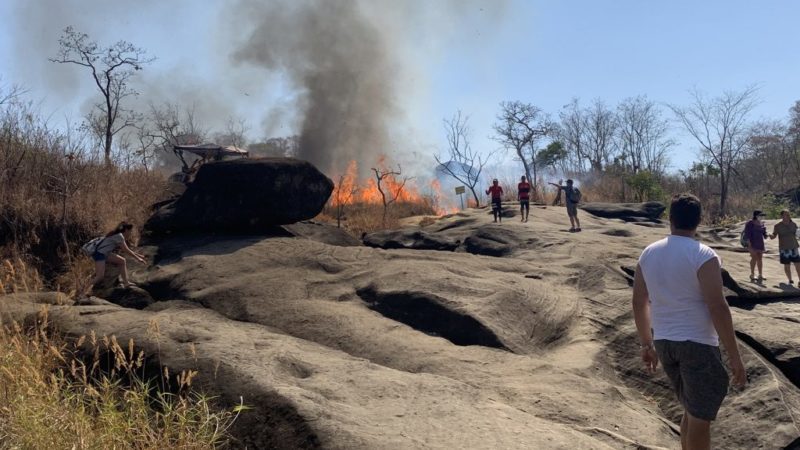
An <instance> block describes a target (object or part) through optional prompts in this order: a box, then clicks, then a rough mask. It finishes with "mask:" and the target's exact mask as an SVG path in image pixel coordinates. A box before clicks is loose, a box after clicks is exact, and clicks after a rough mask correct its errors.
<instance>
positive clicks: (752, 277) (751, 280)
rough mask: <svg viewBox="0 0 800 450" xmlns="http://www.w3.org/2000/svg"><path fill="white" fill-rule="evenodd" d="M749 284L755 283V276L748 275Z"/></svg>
mask: <svg viewBox="0 0 800 450" xmlns="http://www.w3.org/2000/svg"><path fill="white" fill-rule="evenodd" d="M750 282H751V283H755V282H756V276H755V275H753V274H751V275H750Z"/></svg>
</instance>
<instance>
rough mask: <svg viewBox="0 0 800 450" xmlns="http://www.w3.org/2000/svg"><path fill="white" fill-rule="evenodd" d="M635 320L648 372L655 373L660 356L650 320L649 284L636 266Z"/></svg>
mask: <svg viewBox="0 0 800 450" xmlns="http://www.w3.org/2000/svg"><path fill="white" fill-rule="evenodd" d="M633 320H635V321H636V330H637V331H638V332H639V344H640V348H641V355H642V361H644V365H645V368H646V369H647V371H648V372H650V373H653V372H655V371H656V367H657V366H658V355H656V349H655V347H654V346H653V331H652V328H653V327H652V323H651V320H650V295H649V294H648V292H647V284H645V282H644V276H642V268H641V266H638V265H637V266H636V274H634V276H633Z"/></svg>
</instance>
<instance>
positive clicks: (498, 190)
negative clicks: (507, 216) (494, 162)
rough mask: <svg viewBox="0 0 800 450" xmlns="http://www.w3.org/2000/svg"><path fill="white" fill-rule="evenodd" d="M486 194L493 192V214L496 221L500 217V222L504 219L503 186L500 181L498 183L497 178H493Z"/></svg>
mask: <svg viewBox="0 0 800 450" xmlns="http://www.w3.org/2000/svg"><path fill="white" fill-rule="evenodd" d="M486 194H487V195H489V194H491V196H492V215H493V216H494V221H495V222H497V221H498V219H499V220H500V222H502V221H503V188H502V187H500V183H498V181H497V178H495V179H494V180H492V185H491V186H489V189H487V190H486Z"/></svg>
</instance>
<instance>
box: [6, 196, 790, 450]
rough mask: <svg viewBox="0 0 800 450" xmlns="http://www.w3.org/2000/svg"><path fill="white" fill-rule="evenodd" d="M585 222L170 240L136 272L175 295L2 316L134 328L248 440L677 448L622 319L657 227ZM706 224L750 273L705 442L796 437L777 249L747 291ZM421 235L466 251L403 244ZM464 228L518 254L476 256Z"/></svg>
mask: <svg viewBox="0 0 800 450" xmlns="http://www.w3.org/2000/svg"><path fill="white" fill-rule="evenodd" d="M581 221H582V225H583V232H581V233H569V232H568V231H567V230H568V228H569V222H568V219H567V216H566V212H565V210H564V208H550V207H548V208H547V209H534V210H532V211H531V220H530V222H528V223H520V222H519V221H514V220H511V221H508V222H505V221H504V222H503V223H502V224H493V223H490V222H491V218H487V217H486V215H485V211H475V212H465V213H459V214H456V215H452V216H448V217H444V218H441V219H439V220H436V221H434V222H433V223H429V222H430V221H426V222H425V225H424V226H411V227H407V228H404V229H402V230H399V231H397V232H395V233H394V236H399V237H397V238H395V240H396V241H398V242H400V243H401V244H402V245H398V246H399V247H402V248H396V249H392V248H389V249H386V248H371V247H366V246H359V245H352V246H351V245H338V244H340V243H341V242H339V239H338V238H331V240H328V239H327V238H324V237H322V238H321V237H320V232H322V234H324V229H323V228H311V229H310V230H311V231H309V230H306V231H305V232H304V231H302V230H295V232H294V233H292V232H289V231H287V230H284V231H283V232H280V233H271V234H269V235H250V236H227V237H225V238H220V237H215V236H210V235H193V236H188V235H187V236H181V235H178V236H170V237H168V238H163V239H161V240H159V241H157V242H153V243H152V244H153V245H152V247H151V248H149V249H146V250H147V251H148V252H149V253H151V254H154V255H159V256H158V257H157V258H156V261H157V263H156V265H155V266H154V267H151V268H149V269H148V270H146V271H140V272H137V273H135V274H134V277H135V280H138V281H140V283H141V286H142V287H144V288H146V289H148V290H149V291H150V292H151V293H153V295H154V297H156V298H157V299H159V300H169V301H160V302H156V303H154V304H153V305H151V306H148V307H147V308H145V309H144V310H141V311H137V310H131V309H126V308H121V307H119V306H114V305H109V304H104V303H102V301H97V302H95V303H94V304H91V305H86V306H70V305H64V306H59V304H58V302H57V301H56V300H54V299H53V298H48V299H44V300H42V299H38V297H35V296H34V297H28V298H24V299H21V298H15V299H12V300H9V299H0V309H3V308H4V310H9V311H13V313H7V314H6V315H2V314H0V317H4V320H8V318H10V317H15V318H19V317H23V318H24V317H30V316H31V315H33V314H35V313H36V312H37V311H38V310H39V309H40V308H41V304H42V303H47V304H48V307H49V308H50V309H51V318H52V321H53V323H54V324H56V325H57V326H59V327H61V328H62V329H64V330H66V331H67V332H68V333H69V334H70V335H80V334H84V333H87V332H88V330H92V329H94V330H97V332H98V333H100V334H111V333H114V334H117V335H118V338H119V339H120V340H123V341H124V340H127V339H128V338H133V339H134V340H135V341H136V342H137V345H139V346H140V347H141V348H142V349H144V350H145V351H146V352H147V353H149V354H152V353H154V352H156V351H160V355H162V363H163V364H166V365H168V366H169V367H170V370H171V371H173V372H175V371H179V370H182V369H189V368H194V369H199V370H200V378H199V379H198V380H199V382H200V385H201V386H202V387H203V388H204V389H205V390H207V391H208V392H210V393H212V394H215V395H219V396H221V398H222V399H224V401H225V402H227V403H229V404H235V403H238V401H239V397H240V396H241V397H243V398H244V403H245V404H247V405H248V406H252V407H253V408H254V409H253V410H251V411H249V412H247V413H245V414H243V416H242V417H241V418H240V422H239V424H237V429H236V430H235V433H236V435H237V436H239V438H240V444H242V445H248V446H249V447H250V448H263V447H269V448H363V449H372V448H448V449H450V448H487V449H489V448H492V449H493V448H542V449H550V448H564V449H573V448H593V449H605V448H608V449H620V448H622V449H655V448H665V449H666V448H677V447H679V438H678V436H677V433H676V430H677V425H676V423H677V421H678V420H679V419H680V418H679V413H680V406H679V405H678V403H677V401H676V400H675V399H674V396H673V395H672V394H671V392H670V391H669V389H668V387H667V383H666V379H665V378H664V375H663V373H659V374H658V375H657V376H656V377H651V376H649V375H647V374H645V373H644V372H643V371H642V366H641V363H640V361H639V359H638V346H637V341H636V337H635V329H634V325H633V318H632V316H631V312H630V295H631V292H630V286H629V283H630V273H632V268H633V267H635V266H636V260H637V258H638V255H639V253H640V252H641V250H642V249H643V248H644V247H645V246H646V245H647V244H649V243H650V242H652V241H655V240H656V239H659V238H660V237H663V236H665V235H666V233H667V232H668V231H667V230H666V229H663V228H647V227H640V226H635V225H634V224H632V223H623V222H621V221H620V220H616V219H603V218H599V217H594V216H590V215H587V214H581ZM309 226H310V225H309ZM392 235H393V233H386V236H388V237H387V238H386V241H389V240H390V239H391V236H392ZM315 236H316V237H315ZM431 236H432V237H433V238H431ZM701 236H702V237H703V239H706V240H707V242H709V243H713V244H714V246H715V248H716V249H717V251H718V252H719V253H720V255H721V256H722V259H723V264H724V265H725V267H726V270H727V272H728V273H729V278H730V279H731V280H732V281H733V282H735V283H736V285H737V286H740V287H741V286H744V287H741V289H739V291H738V293H737V292H735V291H734V290H730V291H729V296H730V298H731V299H732V300H735V301H739V302H740V303H738V305H739V306H738V307H737V309H734V311H735V316H734V320H735V322H736V326H737V328H738V329H739V331H740V332H741V334H740V337H741V344H742V348H743V353H744V356H745V362H746V365H747V369H748V373H749V374H750V378H751V383H750V386H749V387H748V389H746V390H744V391H742V392H732V393H731V394H730V395H729V397H728V399H727V400H726V402H725V404H724V405H723V408H722V411H721V412H720V417H719V420H718V421H717V422H716V423H715V426H714V441H713V443H712V446H713V447H714V448H763V449H783V448H787V447H788V446H791V445H794V444H793V443H795V442H796V439H797V438H798V436H800V431H798V423H797V419H796V417H800V390H799V389H798V387H797V386H796V384H795V382H793V381H794V380H795V378H794V375H793V374H794V373H796V372H795V371H796V370H797V364H796V362H797V354H796V350H797V347H798V342H796V339H795V338H794V337H792V336H798V335H800V333H798V330H797V325H798V323H797V322H795V319H796V318H797V314H798V313H797V312H796V311H797V310H796V308H797V304H796V303H795V302H794V301H792V300H786V299H784V300H780V301H778V300H777V297H778V296H779V295H784V296H785V295H790V294H787V292H789V291H787V290H784V289H781V285H780V284H779V282H778V280H779V278H777V275H779V274H781V273H782V269H781V268H780V266H778V265H777V264H776V261H772V260H770V259H769V257H770V255H768V260H767V262H766V266H767V270H768V271H767V273H766V275H767V277H768V279H769V281H770V284H765V285H764V286H755V285H752V283H749V282H748V281H747V274H748V272H749V268H748V267H747V258H746V255H745V254H742V253H740V252H739V251H738V249H737V248H736V247H735V246H734V245H733V242H732V241H730V240H728V238H726V237H718V238H713V239H712V237H711V236H710V235H709V234H707V233H705V232H704V233H701ZM428 238H431V239H434V238H435V239H441V240H442V241H445V242H459V246H458V247H457V248H456V249H455V250H453V249H450V248H434V247H435V246H430V247H431V248H426V249H425V251H422V250H419V249H414V245H417V246H418V247H417V248H422V247H425V246H419V244H415V242H422V241H424V240H425V239H428ZM469 238H480V239H484V240H486V241H489V244H491V245H498V246H500V248H501V249H509V250H502V251H498V252H497V255H495V256H487V255H486V254H472V253H469V252H468V251H467V248H466V246H467V244H466V242H467V240H468V239H469ZM489 244H486V245H487V247H488V245H489ZM768 245H769V244H768ZM476 253H480V252H476ZM484 253H489V252H484ZM623 267H625V268H627V271H628V272H626V271H625V270H623ZM730 286H733V285H730ZM746 290H760V291H759V292H760V294H759V295H760V297H758V298H754V297H747V298H745V295H746V294H742V293H743V292H745V291H746ZM740 294H741V297H740ZM754 302H760V303H754ZM734 303H736V302H734ZM153 321H155V322H157V323H158V324H159V330H160V331H159V333H160V336H157V337H154V336H153V335H152V332H151V331H148V330H151V324H152V323H153ZM783 336H789V337H787V338H785V339H784V338H783ZM159 346H160V347H159ZM158 349H160V350H158ZM265 424H266V425H265Z"/></svg>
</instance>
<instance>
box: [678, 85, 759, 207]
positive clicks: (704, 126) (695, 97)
mask: <svg viewBox="0 0 800 450" xmlns="http://www.w3.org/2000/svg"><path fill="white" fill-rule="evenodd" d="M690 94H691V96H692V103H691V104H690V105H689V106H686V107H680V106H675V105H670V109H672V111H673V112H674V113H675V116H676V117H677V118H678V120H679V121H680V122H681V123H682V124H683V126H684V127H685V128H686V131H688V132H689V134H690V135H691V136H692V137H693V138H694V139H695V140H696V141H697V142H698V143H699V144H700V146H701V147H702V149H703V152H704V153H706V154H707V155H708V157H709V159H710V160H711V161H712V162H713V163H714V165H715V166H716V168H717V169H718V170H719V180H720V193H719V212H718V214H719V215H720V216H725V214H726V212H727V206H728V205H727V201H728V187H729V184H730V180H731V174H732V173H733V171H734V168H735V165H736V163H737V162H738V161H739V160H740V159H741V158H742V156H743V155H744V151H745V149H746V145H747V143H748V141H749V137H750V136H749V135H748V123H747V118H748V115H749V114H750V112H752V111H753V108H755V106H756V104H757V103H758V98H757V88H756V87H755V86H750V87H747V88H745V89H744V90H742V91H726V92H724V93H723V94H722V95H721V96H719V97H715V98H711V99H709V98H706V97H705V96H704V95H703V94H702V93H701V92H699V91H697V90H696V89H695V90H692V91H690Z"/></svg>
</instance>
